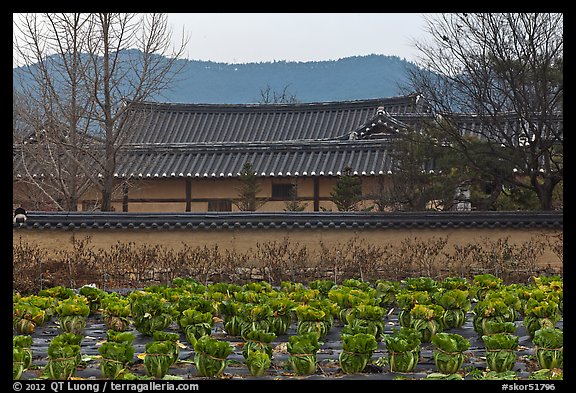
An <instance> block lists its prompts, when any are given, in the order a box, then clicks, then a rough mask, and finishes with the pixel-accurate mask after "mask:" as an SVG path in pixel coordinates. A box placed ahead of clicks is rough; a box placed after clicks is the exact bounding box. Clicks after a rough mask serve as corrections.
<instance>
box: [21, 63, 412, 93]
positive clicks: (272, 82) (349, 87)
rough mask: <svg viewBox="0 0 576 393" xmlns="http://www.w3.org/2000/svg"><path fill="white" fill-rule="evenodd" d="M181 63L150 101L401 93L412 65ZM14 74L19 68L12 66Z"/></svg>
mask: <svg viewBox="0 0 576 393" xmlns="http://www.w3.org/2000/svg"><path fill="white" fill-rule="evenodd" d="M179 61H181V62H185V64H184V68H183V70H182V71H181V73H180V74H179V75H178V80H177V82H176V83H175V84H174V87H173V88H172V89H171V90H167V91H164V92H163V93H162V95H161V96H157V97H155V98H154V100H155V101H161V102H174V103H214V104H249V103H258V102H261V101H262V91H264V90H266V89H269V92H276V93H278V94H281V93H282V92H283V91H285V92H286V93H287V94H288V95H289V96H291V97H293V98H295V99H296V100H297V101H298V102H323V101H346V100H359V99H369V98H380V97H392V96H397V95H401V94H403V92H402V91H401V90H400V86H404V87H405V86H406V84H407V83H408V74H407V70H408V69H410V68H415V67H416V65H415V64H414V63H411V62H408V61H406V60H403V59H400V58H399V57H397V56H385V55H367V56H353V57H346V58H342V59H339V60H327V61H308V62H289V61H274V62H260V63H242V64H228V63H216V62H212V61H202V60H186V59H184V60H179ZM13 71H14V75H16V73H18V72H19V69H18V68H14V70H13Z"/></svg>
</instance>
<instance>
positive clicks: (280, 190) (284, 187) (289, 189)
mask: <svg viewBox="0 0 576 393" xmlns="http://www.w3.org/2000/svg"><path fill="white" fill-rule="evenodd" d="M295 193H296V185H295V184H291V183H278V184H272V199H289V198H292V197H293V196H294V195H295Z"/></svg>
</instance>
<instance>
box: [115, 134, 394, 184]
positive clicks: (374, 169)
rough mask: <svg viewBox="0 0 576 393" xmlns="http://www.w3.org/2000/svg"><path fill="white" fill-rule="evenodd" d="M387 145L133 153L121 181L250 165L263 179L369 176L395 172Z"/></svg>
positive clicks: (213, 173) (120, 171)
mask: <svg viewBox="0 0 576 393" xmlns="http://www.w3.org/2000/svg"><path fill="white" fill-rule="evenodd" d="M388 144H389V142H388V141H386V140H378V141H376V140H366V141H330V142H320V141H319V142H315V143H301V142H300V143H297V142H296V143H294V142H285V143H236V144H232V143H228V144H218V145H206V144H203V145H183V146H182V145H181V146H176V145H169V146H157V147H155V148H152V147H150V146H145V147H144V146H143V147H140V148H130V149H127V150H126V152H125V153H124V154H123V157H122V160H121V161H120V164H119V165H118V168H117V172H116V174H115V176H116V177H118V178H128V177H137V178H151V177H152V178H154V177H156V178H157V177H203V178H207V177H209V178H215V177H218V178H223V177H236V176H238V175H239V173H240V172H241V171H242V167H243V165H244V163H246V162H250V163H251V164H252V166H253V168H254V171H255V173H256V174H257V175H258V176H262V177H267V176H296V177H298V176H338V175H340V172H341V171H342V170H343V169H344V168H345V167H346V166H349V167H351V168H352V169H353V170H354V171H356V174H359V175H364V176H369V175H379V174H380V175H381V174H385V173H388V171H391V170H392V169H393V168H392V161H391V157H390V152H389V150H388Z"/></svg>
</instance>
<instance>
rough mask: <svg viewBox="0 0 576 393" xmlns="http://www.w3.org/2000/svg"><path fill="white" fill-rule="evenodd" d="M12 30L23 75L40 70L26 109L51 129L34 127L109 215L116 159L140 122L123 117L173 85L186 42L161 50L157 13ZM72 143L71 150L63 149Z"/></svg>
mask: <svg viewBox="0 0 576 393" xmlns="http://www.w3.org/2000/svg"><path fill="white" fill-rule="evenodd" d="M72 20H73V21H77V22H76V23H71V22H70V21H72ZM17 26H18V29H20V34H19V35H18V37H15V47H17V48H18V51H19V52H20V54H21V55H22V56H25V59H26V60H27V64H29V65H30V66H29V67H27V69H28V70H36V69H37V67H35V66H32V65H34V64H40V67H39V68H40V70H41V72H39V73H38V72H37V71H33V75H34V77H33V78H32V81H33V82H32V84H31V88H33V89H36V91H37V92H39V93H40V94H36V100H37V104H38V105H34V108H33V109H36V108H38V107H40V108H43V109H44V110H43V113H42V116H40V117H42V118H43V119H44V120H45V122H46V121H50V122H51V123H50V124H49V125H50V127H49V128H47V127H45V126H43V127H40V126H37V127H36V128H37V129H38V130H40V131H42V130H49V131H50V132H51V134H49V139H48V140H49V141H50V142H51V143H53V144H54V145H56V146H59V148H60V150H61V151H59V153H61V154H63V155H64V156H66V157H67V158H68V159H69V160H71V161H72V162H75V163H76V164H77V165H78V167H79V170H78V171H80V170H81V171H82V173H83V175H84V176H85V177H86V178H87V179H89V180H90V184H91V185H92V186H93V187H96V189H97V190H99V192H100V194H101V205H100V209H101V210H103V211H107V210H111V208H112V206H111V201H112V196H113V193H114V190H115V188H116V187H118V186H122V185H121V184H116V182H115V177H114V175H115V172H116V168H117V157H118V153H119V151H120V150H121V149H122V148H123V146H124V145H125V144H126V142H127V140H128V138H129V136H130V134H131V133H132V132H133V130H134V129H135V128H136V127H138V125H139V124H141V123H140V122H142V121H144V118H143V116H142V113H140V115H139V116H130V115H129V114H130V112H131V111H132V109H133V107H134V106H135V105H138V104H139V103H141V102H143V101H146V100H150V99H152V98H154V97H155V95H156V94H158V93H159V92H161V91H162V90H164V89H166V88H167V87H169V86H170V84H171V83H173V82H174V81H175V78H176V76H177V75H178V73H179V71H180V70H181V67H183V66H184V65H185V63H184V62H181V63H178V60H179V58H180V57H181V55H182V53H183V51H184V48H185V45H186V41H187V39H186V38H185V37H184V38H183V39H182V42H181V43H180V45H179V46H178V47H176V48H174V49H172V50H171V49H169V48H170V46H171V36H172V32H171V30H170V29H169V28H168V25H167V18H166V16H165V15H163V14H141V15H139V14H119V13H91V14H71V15H69V14H44V15H42V18H39V17H38V16H37V15H36V14H31V15H30V14H28V15H25V16H23V18H22V21H21V23H19V24H18V25H17ZM53 54H56V56H49V55H53ZM45 59H50V62H49V63H48V62H46V61H45ZM44 64H46V65H44ZM66 86H68V88H67V89H66V88H64V87H66ZM71 93H74V94H71ZM64 102H66V103H69V105H63V103H64ZM53 107H57V108H58V109H59V112H57V114H58V115H59V117H58V118H56V119H52V118H53V117H54V115H52V111H51V108H53ZM49 109H50V110H49ZM62 119H66V122H65V124H64V125H63V124H62V123H63V120H62ZM42 132H44V131H42ZM72 137H74V138H76V137H78V138H77V143H71V142H69V140H70V138H72ZM66 138H68V139H66ZM63 140H66V142H63ZM80 158H82V159H80ZM71 176H72V175H71ZM62 183H63V184H70V183H69V180H66V181H62ZM79 190H80V189H79ZM46 192H48V191H46Z"/></svg>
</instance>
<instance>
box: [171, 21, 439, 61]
mask: <svg viewBox="0 0 576 393" xmlns="http://www.w3.org/2000/svg"><path fill="white" fill-rule="evenodd" d="M425 15H428V16H431V15H433V14H422V13H195V14H188V13H175V14H168V23H169V24H170V26H171V28H172V29H173V36H174V37H173V38H174V40H175V41H176V40H179V39H180V38H181V37H182V31H183V30H184V31H185V34H187V35H188V37H189V43H188V47H187V48H186V51H185V53H184V56H183V57H185V58H188V59H190V60H206V61H214V62H221V63H231V64H232V63H253V62H272V61H281V60H285V61H296V62H305V61H324V60H338V59H340V58H344V57H351V56H365V55H370V54H382V55H395V56H399V57H400V58H404V59H406V60H408V61H413V62H416V60H417V57H418V51H417V49H416V48H415V47H414V45H413V42H414V40H415V39H418V40H421V39H423V38H424V39H425V37H426V36H428V34H427V32H426V23H425V19H424V17H425Z"/></svg>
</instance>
